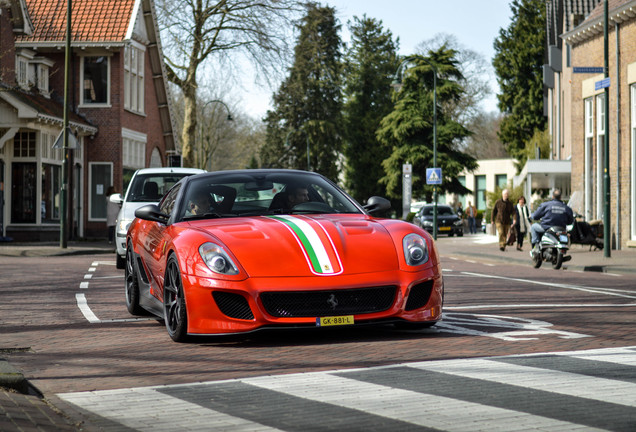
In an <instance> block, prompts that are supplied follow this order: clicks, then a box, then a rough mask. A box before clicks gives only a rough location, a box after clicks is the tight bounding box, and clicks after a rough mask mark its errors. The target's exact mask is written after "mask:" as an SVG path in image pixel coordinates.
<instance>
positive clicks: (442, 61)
mask: <svg viewBox="0 0 636 432" xmlns="http://www.w3.org/2000/svg"><path fill="white" fill-rule="evenodd" d="M455 54H456V52H455V50H452V49H448V48H446V47H445V46H442V47H441V48H439V49H438V50H435V51H430V52H429V56H428V57H423V56H420V55H418V56H412V57H410V58H409V60H410V61H409V65H408V67H407V68H406V69H405V71H404V74H403V76H402V84H403V86H402V88H401V89H400V90H399V91H398V92H396V94H395V101H396V102H395V108H394V110H393V111H392V112H391V113H390V114H389V115H387V116H386V117H384V119H382V122H381V126H380V129H379V130H378V139H379V141H380V142H381V143H382V144H383V145H384V146H387V147H388V148H390V149H391V155H390V156H389V157H388V158H387V159H385V160H384V161H383V162H382V165H383V167H384V170H385V173H386V174H385V176H384V177H383V178H382V179H381V181H382V183H384V184H385V185H386V190H387V194H388V195H389V197H391V198H399V197H401V196H402V164H404V163H407V162H409V163H411V164H412V165H413V177H412V181H413V182H412V191H413V196H415V197H422V198H425V199H426V200H430V199H431V197H432V195H433V186H429V185H426V168H433V99H434V93H433V90H434V89H433V78H434V70H433V68H432V67H431V65H430V64H429V63H431V64H433V65H435V68H436V69H437V167H439V168H441V169H442V184H441V186H438V191H439V192H452V193H458V194H467V193H470V191H469V190H468V189H466V188H465V187H464V186H462V185H461V183H460V182H459V180H458V178H457V176H458V175H459V173H460V172H461V171H462V170H464V169H465V168H467V169H468V170H474V169H475V168H477V161H476V160H475V158H474V157H472V156H470V155H469V154H467V153H464V152H462V151H461V150H460V146H461V144H462V141H463V140H464V139H465V138H466V137H467V136H469V135H470V132H469V131H468V129H466V128H465V127H464V126H463V125H461V124H460V123H458V122H457V121H456V120H454V119H453V118H452V116H451V115H449V114H448V113H445V112H444V111H443V110H442V109H441V108H440V107H442V106H444V105H446V104H447V103H448V102H450V101H453V100H458V99H459V98H460V97H461V96H462V92H463V88H462V86H461V85H460V84H459V81H460V80H461V78H462V76H461V73H460V71H459V70H458V68H457V62H456V60H455V57H454V56H455Z"/></svg>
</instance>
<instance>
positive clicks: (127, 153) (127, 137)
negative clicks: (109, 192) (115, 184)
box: [122, 129, 147, 191]
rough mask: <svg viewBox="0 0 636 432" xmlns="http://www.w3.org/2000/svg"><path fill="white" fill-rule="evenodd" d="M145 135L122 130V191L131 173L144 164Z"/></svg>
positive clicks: (126, 185) (143, 166)
mask: <svg viewBox="0 0 636 432" xmlns="http://www.w3.org/2000/svg"><path fill="white" fill-rule="evenodd" d="M146 141H147V138H146V135H145V134H142V133H139V132H135V131H133V130H130V129H123V130H122V142H123V145H122V147H123V163H122V165H123V170H124V171H123V180H124V184H123V189H122V190H123V191H125V190H126V188H127V187H128V183H129V182H130V179H131V178H132V175H133V174H134V173H135V171H137V170H138V169H139V168H145V166H146Z"/></svg>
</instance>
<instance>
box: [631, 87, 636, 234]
mask: <svg viewBox="0 0 636 432" xmlns="http://www.w3.org/2000/svg"><path fill="white" fill-rule="evenodd" d="M630 104H631V111H632V113H631V114H632V122H631V123H632V124H631V129H632V137H631V138H632V163H631V167H632V178H631V184H632V191H631V193H632V199H631V201H632V208H631V217H632V223H631V229H632V240H636V84H632V85H631V101H630Z"/></svg>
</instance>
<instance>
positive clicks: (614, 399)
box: [407, 353, 636, 406]
mask: <svg viewBox="0 0 636 432" xmlns="http://www.w3.org/2000/svg"><path fill="white" fill-rule="evenodd" d="M631 357H632V358H633V357H634V353H632V356H631ZM407 366H409V367H415V368H417V369H423V370H429V371H434V372H441V373H447V374H451V375H456V376H462V377H466V378H473V379H478V380H485V381H492V382H497V383H501V384H509V385H514V386H521V387H525V388H530V389H534V390H540V391H547V392H551V393H559V394H564V395H568V396H575V397H582V398H587V399H593V400H598V401H601V402H607V403H612V404H619V405H627V406H636V384H633V383H629V382H624V381H620V380H612V379H605V378H599V377H590V376H586V375H581V374H576V373H570V372H563V371H555V370H550V369H542V368H537V367H531V366H519V365H514V364H509V363H504V362H496V361H491V360H487V359H461V360H446V361H431V362H421V363H416V364H409V365H407Z"/></svg>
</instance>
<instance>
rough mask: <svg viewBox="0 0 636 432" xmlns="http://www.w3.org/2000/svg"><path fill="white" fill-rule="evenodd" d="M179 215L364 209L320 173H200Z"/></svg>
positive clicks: (181, 216)
mask: <svg viewBox="0 0 636 432" xmlns="http://www.w3.org/2000/svg"><path fill="white" fill-rule="evenodd" d="M182 201H183V202H182V205H181V210H180V214H179V217H180V218H183V219H199V218H212V217H233V216H261V215H273V214H312V213H314V214H315V213H361V211H360V210H359V209H358V207H357V206H356V205H355V204H354V202H353V200H352V199H351V198H349V197H348V196H347V195H346V194H345V193H344V192H342V191H341V190H340V189H338V188H337V187H336V186H334V185H333V184H332V183H331V182H329V181H328V180H326V179H325V178H324V177H322V176H319V175H312V174H308V173H302V172H300V173H299V172H293V173H289V172H272V173H263V172H262V171H255V172H254V173H250V172H240V173H227V174H220V173H215V174H214V175H203V176H198V177H197V178H196V179H193V180H192V181H190V182H189V183H188V186H187V190H186V191H185V200H182Z"/></svg>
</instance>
